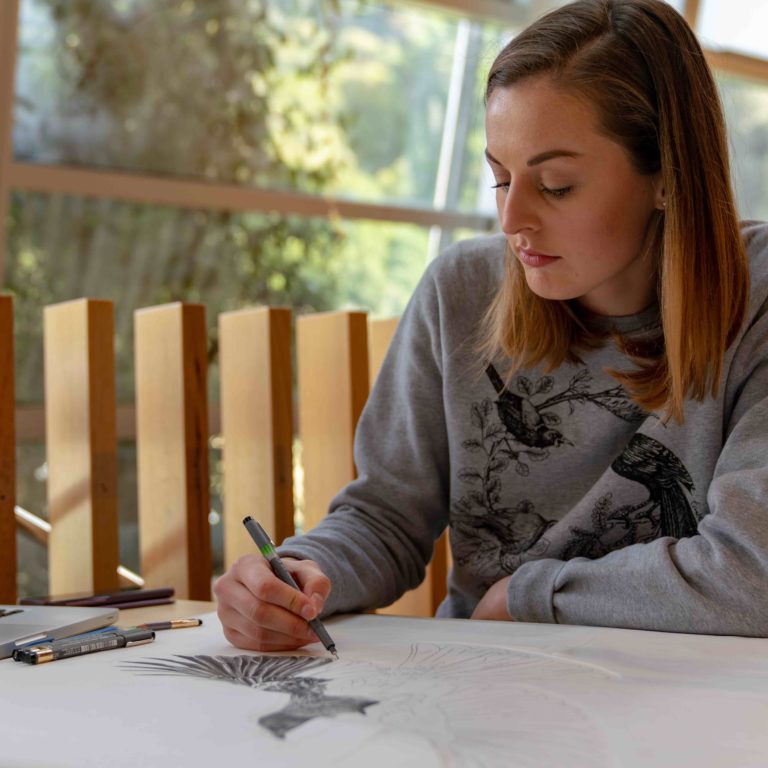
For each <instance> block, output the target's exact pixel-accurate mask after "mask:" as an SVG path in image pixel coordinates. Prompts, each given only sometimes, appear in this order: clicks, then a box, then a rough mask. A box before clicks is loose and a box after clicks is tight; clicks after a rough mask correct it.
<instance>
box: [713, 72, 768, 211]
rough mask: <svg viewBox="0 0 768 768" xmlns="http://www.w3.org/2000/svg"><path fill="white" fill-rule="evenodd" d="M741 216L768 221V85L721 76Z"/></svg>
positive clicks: (720, 82)
mask: <svg viewBox="0 0 768 768" xmlns="http://www.w3.org/2000/svg"><path fill="white" fill-rule="evenodd" d="M718 84H719V86H720V92H721V95H722V99H723V107H724V109H725V115H726V120H727V122H728V137H729V143H730V148H731V163H732V173H733V181H734V186H735V188H736V199H737V201H738V205H739V213H740V215H741V216H742V217H743V218H746V219H760V220H768V184H766V179H768V85H766V84H764V83H757V82H753V81H750V80H745V79H743V78H739V77H734V76H730V75H724V74H720V75H718Z"/></svg>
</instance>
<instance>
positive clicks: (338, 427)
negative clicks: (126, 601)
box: [0, 297, 448, 616]
mask: <svg viewBox="0 0 768 768" xmlns="http://www.w3.org/2000/svg"><path fill="white" fill-rule="evenodd" d="M291 321H292V317H291V312H290V310H288V309H281V308H257V309H246V310H240V311H237V312H227V313H223V314H222V315H220V316H219V318H218V330H219V353H220V357H219V361H220V377H221V386H220V392H221V404H220V407H221V426H222V437H223V444H224V455H223V463H224V501H225V503H224V520H223V523H224V565H225V567H228V566H229V565H230V564H232V563H233V562H234V561H235V560H236V559H237V558H238V557H240V556H242V555H243V554H246V553H252V552H253V551H254V549H253V542H252V541H251V540H250V538H249V537H248V535H247V533H246V532H245V529H244V528H243V526H242V519H243V517H245V516H246V515H253V516H255V517H258V519H259V521H260V522H261V523H262V524H263V525H264V526H265V528H266V529H267V531H268V532H269V533H270V535H271V536H272V537H273V538H274V539H275V540H276V541H281V540H282V539H284V538H285V537H286V536H289V535H291V534H293V533H294V530H295V528H294V512H295V510H294V490H293V489H294V462H293V457H294V444H295V443H294V421H295V418H294V417H295V415H296V413H295V409H294V403H295V402H296V398H294V396H293V389H292V381H293V375H292V345H291ZM396 325H397V321H396V320H388V321H369V320H368V317H367V315H366V313H364V312H329V313H317V314H312V315H305V316H302V317H299V318H297V321H296V360H297V374H298V375H297V380H298V386H297V389H298V407H297V411H298V422H299V430H298V432H299V444H300V445H301V462H300V463H301V466H302V468H303V510H302V512H303V519H302V528H303V530H305V531H307V530H310V529H311V528H312V527H313V526H314V525H316V524H317V523H318V522H319V521H320V520H321V519H322V517H323V516H324V515H325V514H326V510H327V508H328V503H329V501H330V500H331V498H332V497H333V496H334V495H335V494H336V492H337V491H338V490H339V488H341V487H342V486H343V485H344V484H346V483H347V482H349V481H350V480H352V479H353V478H354V477H355V467H354V460H353V452H352V449H353V441H354V431H355V427H356V425H357V420H358V418H359V416H360V413H361V411H362V408H363V406H364V404H365V401H366V399H367V397H368V393H369V390H370V385H371V382H372V381H373V380H374V379H375V378H376V375H377V373H378V369H379V366H380V365H381V361H382V359H383V357H384V354H385V352H386V349H387V347H388V345H389V342H390V340H391V337H392V334H393V333H394V330H395V328H396ZM113 329H114V324H113V308H112V305H111V303H110V302H105V301H96V300H91V299H82V300H78V301H71V302H65V303H62V304H58V305H53V306H50V307H46V308H45V311H44V343H45V385H46V443H47V456H48V474H49V484H48V498H49V508H50V522H51V533H50V536H49V562H50V585H49V591H50V592H51V593H57V594H60V593H67V592H79V591H108V590H114V589H115V588H117V586H118V584H119V583H120V581H119V577H118V565H119V564H118V514H117V441H116V427H115V421H116V419H115V413H116V405H115V363H114V348H113V333H114V330H113ZM12 333H13V323H12V308H11V304H10V299H7V298H5V297H0V354H1V355H2V358H0V461H5V463H0V590H3V592H2V595H0V601H3V599H4V598H5V600H4V601H5V602H13V600H12V599H7V598H13V597H14V595H15V591H16V589H15V570H16V567H15V564H16V555H15V549H14V541H15V537H14V535H12V532H13V530H14V529H15V523H14V495H13V489H14V487H15V466H14V464H13V455H14V447H15V439H14V432H13V414H14V397H13V365H12V361H13V346H12ZM4 361H5V363H6V364H5V365H2V363H3V362H4ZM135 371H136V448H137V460H138V486H139V487H138V501H139V541H140V555H141V575H142V578H143V580H144V584H145V586H147V587H153V586H169V585H170V586H173V587H174V588H175V589H176V594H177V596H178V597H180V598H188V599H196V600H208V599H210V597H211V590H210V587H211V573H212V558H211V538H210V525H209V514H210V490H209V485H210V473H209V465H208V443H209V422H208V396H207V383H206V382H207V337H206V320H205V309H204V307H203V306H201V305H195V304H182V303H176V304H168V305H162V306H157V307H148V308H145V309H140V310H137V311H136V313H135ZM9 414H10V415H9ZM447 553H448V550H447V544H446V541H445V538H443V539H441V540H440V542H438V545H437V547H436V550H435V557H434V559H433V562H432V564H431V565H430V568H429V573H428V577H427V579H426V580H425V582H424V584H423V585H422V586H421V587H420V588H419V589H417V590H414V591H413V592H412V593H409V594H408V595H406V596H405V597H404V598H403V599H402V600H401V601H398V603H395V604H394V605H393V606H391V607H390V608H388V609H385V612H388V613H401V614H404V615H423V616H427V615H433V614H434V611H435V609H436V607H437V605H438V604H439V602H440V601H441V600H442V598H443V597H444V595H445V578H446V570H447V563H448V554H447Z"/></svg>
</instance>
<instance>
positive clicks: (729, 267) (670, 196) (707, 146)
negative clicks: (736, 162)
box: [481, 0, 749, 422]
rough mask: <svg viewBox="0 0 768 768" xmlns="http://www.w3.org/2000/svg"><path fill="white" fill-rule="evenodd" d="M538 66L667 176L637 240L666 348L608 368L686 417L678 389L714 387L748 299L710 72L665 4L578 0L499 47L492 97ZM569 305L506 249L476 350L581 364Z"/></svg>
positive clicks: (648, 403)
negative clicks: (533, 286) (650, 275)
mask: <svg viewBox="0 0 768 768" xmlns="http://www.w3.org/2000/svg"><path fill="white" fill-rule="evenodd" d="M544 74H546V75H547V76H548V77H551V78H552V80H553V83H554V84H555V85H556V86H558V87H560V88H562V89H564V90H565V91H566V92H571V93H576V94H577V95H579V96H581V97H586V98H587V99H588V100H589V102H590V103H592V105H593V106H594V107H595V108H596V110H597V114H598V119H599V121H600V129H601V131H602V132H603V133H604V134H605V135H606V136H607V137H608V138H610V139H612V140H614V141H616V142H617V143H619V144H620V145H621V146H623V147H624V148H625V150H626V151H627V153H628V156H629V158H630V160H631V162H632V164H633V166H634V167H635V169H636V170H637V171H638V172H639V173H643V174H654V173H657V172H660V173H661V180H662V184H663V187H664V190H665V193H666V207H665V209H664V211H658V212H657V213H655V214H653V215H652V218H651V222H650V224H649V231H648V237H647V240H646V243H645V248H646V249H647V253H648V255H649V257H650V258H652V259H653V262H654V266H655V271H656V278H657V279H656V283H657V292H658V299H659V304H660V312H661V325H662V329H663V344H659V345H656V348H655V350H653V352H652V353H647V354H644V355H638V353H637V351H636V350H634V353H633V350H632V349H631V348H630V347H629V346H626V345H625V346H624V347H623V348H624V351H625V352H626V353H627V354H629V356H630V358H631V359H632V361H633V362H634V364H635V367H634V368H633V369H632V370H627V371H609V373H611V375H613V376H614V377H615V378H616V379H618V380H619V381H620V382H621V383H622V385H623V386H624V387H625V388H626V389H627V391H628V393H629V394H630V396H631V397H632V398H633V400H635V401H636V402H637V403H639V404H640V405H642V406H643V407H645V408H647V409H650V410H655V409H659V408H663V409H664V410H665V412H666V416H667V417H670V416H671V417H674V418H675V419H677V420H678V421H680V422H682V421H683V407H684V400H685V398H686V397H692V398H694V399H697V400H702V399H704V398H705V397H706V396H708V395H709V394H710V393H711V394H712V395H716V394H717V390H718V384H719V380H720V376H721V373H722V367H723V358H724V355H725V351H726V349H727V348H728V346H729V345H730V344H731V342H732V341H733V340H734V338H735V337H736V335H737V333H738V331H739V329H740V327H741V325H742V322H743V320H744V316H745V313H746V307H747V301H748V295H749V265H748V262H747V257H746V253H745V249H744V244H743V242H742V239H741V234H740V231H739V224H738V219H737V214H736V206H735V203H734V198H733V190H732V187H731V177H730V170H729V163H728V149H727V142H726V131H725V121H724V119H723V113H722V107H721V105H720V100H719V96H718V93H717V88H716V85H715V82H714V79H713V77H712V74H711V72H710V70H709V67H708V66H707V63H706V61H705V59H704V54H703V52H702V50H701V47H700V45H699V43H698V41H697V40H696V37H695V36H694V34H693V32H692V31H691V29H690V28H689V27H688V25H687V24H686V22H685V20H684V19H683V18H682V17H681V16H680V15H679V14H678V13H677V12H676V11H675V10H674V9H673V8H671V6H669V5H668V4H667V3H665V2H663V1H662V0H577V2H574V3H571V4H569V5H566V6H563V7H561V8H559V9H557V10H555V11H552V12H550V13H548V14H547V15H545V16H543V17H542V18H541V19H539V20H538V21H536V22H534V23H533V24H532V25H531V26H529V27H527V28H526V29H525V30H524V31H523V32H521V33H520V34H519V35H518V36H517V37H515V38H514V39H513V40H512V41H511V42H510V43H509V44H507V46H506V47H505V48H504V49H503V50H502V51H501V53H500V54H499V55H498V56H497V58H496V60H495V61H494V63H493V65H492V66H491V70H490V73H489V75H488V81H487V87H486V101H487V100H488V98H489V97H490V96H491V94H492V93H493V92H494V91H495V90H496V89H497V88H505V87H509V86H512V85H514V84H516V83H519V82H520V81H521V80H523V79H525V78H529V77H533V76H539V75H544ZM575 309H576V305H575V304H572V303H570V302H567V301H553V300H548V299H543V298H541V297H539V296H537V295H536V294H535V293H533V291H531V290H530V288H528V285H527V283H526V280H525V276H524V272H523V269H522V266H521V265H520V263H519V262H518V260H517V259H516V258H514V255H513V254H512V253H511V252H509V249H508V253H507V267H506V276H505V279H504V281H503V284H502V286H501V288H500V290H499V292H498V294H497V296H496V299H495V301H494V302H493V304H492V306H491V307H490V309H489V311H488V313H487V315H486V317H485V321H484V324H483V329H482V339H483V340H482V342H481V349H482V351H483V353H484V354H485V355H486V356H489V357H490V356H493V355H495V354H497V353H499V352H500V351H501V352H504V353H505V354H507V355H508V356H509V357H510V358H511V361H512V368H511V370H510V371H509V373H510V375H511V374H512V373H514V371H515V370H518V369H520V368H522V367H530V366H534V365H539V364H543V365H544V366H545V367H546V368H547V369H548V370H552V369H554V368H556V367H557V366H559V365H561V364H562V363H564V362H580V356H579V352H580V351H583V350H587V349H590V348H594V347H596V346H598V345H600V344H602V343H604V338H602V339H601V338H600V337H598V336H596V335H595V334H594V333H593V332H591V331H590V330H589V328H588V326H587V325H585V324H584V323H583V322H581V320H580V318H579V315H578V312H577V311H575Z"/></svg>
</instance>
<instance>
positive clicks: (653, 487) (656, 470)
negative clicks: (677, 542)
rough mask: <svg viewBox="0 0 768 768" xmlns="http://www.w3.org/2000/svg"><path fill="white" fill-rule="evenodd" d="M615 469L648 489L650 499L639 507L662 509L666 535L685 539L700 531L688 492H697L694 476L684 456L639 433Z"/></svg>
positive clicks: (648, 511) (648, 512)
mask: <svg viewBox="0 0 768 768" xmlns="http://www.w3.org/2000/svg"><path fill="white" fill-rule="evenodd" d="M611 469H613V471H614V472H616V474H618V475H621V476H622V477H626V478H627V479H628V480H634V481H635V482H637V483H641V484H642V485H644V486H645V487H646V488H647V489H648V499H646V500H645V501H644V502H643V503H642V504H639V505H637V507H636V508H635V509H637V510H640V509H642V508H644V512H645V515H647V516H650V515H651V514H652V513H653V512H654V511H658V514H659V531H660V533H661V535H662V536H672V537H674V538H676V539H682V538H684V537H686V536H693V535H694V534H695V533H696V530H697V528H698V521H697V519H696V514H695V512H694V509H693V507H692V505H691V503H690V501H689V500H688V497H687V496H686V494H685V491H686V490H687V491H688V492H689V493H693V490H694V485H693V480H692V479H691V476H690V474H688V470H687V469H686V468H685V466H684V465H683V463H682V462H681V461H680V459H679V458H678V457H677V456H675V454H674V453H672V451H670V450H669V449H668V448H667V447H666V446H664V445H663V444H662V443H660V442H659V441H658V440H654V439H653V438H652V437H649V436H648V435H644V434H641V433H636V434H635V435H633V436H632V439H631V440H630V441H629V445H627V447H626V448H625V449H624V451H623V452H622V453H621V455H620V456H619V457H618V458H616V459H615V460H614V461H613V463H612V464H611Z"/></svg>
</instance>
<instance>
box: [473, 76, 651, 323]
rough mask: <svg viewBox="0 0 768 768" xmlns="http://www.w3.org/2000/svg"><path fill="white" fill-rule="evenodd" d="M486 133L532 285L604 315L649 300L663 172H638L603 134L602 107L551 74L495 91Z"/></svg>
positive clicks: (506, 214)
mask: <svg viewBox="0 0 768 768" xmlns="http://www.w3.org/2000/svg"><path fill="white" fill-rule="evenodd" d="M486 139H487V149H486V155H487V159H488V163H489V164H490V166H491V169H492V171H493V175H494V178H495V179H496V187H495V188H496V206H497V208H498V212H499V221H500V222H501V227H502V230H503V231H504V233H505V234H506V236H507V240H508V242H509V244H510V245H511V246H512V248H513V251H514V253H515V254H516V256H517V258H518V259H519V260H520V262H521V263H522V265H523V268H524V269H525V276H526V280H527V281H528V285H529V287H530V289H531V290H532V291H533V292H534V293H536V294H538V295H539V296H541V297H543V298H545V299H578V300H579V301H580V302H581V303H582V304H583V305H584V306H585V307H586V308H587V309H589V310H591V311H593V312H596V313H598V314H602V315H629V314H634V313H636V312H639V311H640V310H642V309H644V308H645V307H647V306H648V305H649V304H650V303H651V302H652V301H653V299H654V284H653V280H654V277H653V271H654V270H653V264H652V262H651V261H650V259H649V258H648V257H647V256H645V257H644V256H643V244H644V240H645V235H646V231H647V229H648V225H649V222H650V219H651V216H652V214H653V212H654V210H655V209H656V208H660V207H661V205H662V192H661V183H660V180H659V174H655V175H653V176H644V175H642V174H640V173H638V172H637V171H636V170H635V169H634V167H633V166H632V163H631V162H630V159H629V156H628V154H627V152H626V151H625V150H624V148H623V147H622V146H621V145H619V144H617V143H616V142H614V141H612V140H611V139H609V138H607V137H606V136H604V135H603V134H601V133H599V131H598V120H597V114H596V112H595V110H594V108H593V107H592V106H591V105H590V104H588V103H586V102H585V101H583V100H579V99H577V98H575V97H573V96H570V95H568V94H567V93H566V92H564V91H562V90H558V89H557V88H556V87H555V86H554V85H553V84H552V83H551V81H550V80H549V78H547V77H538V78H531V79H528V80H524V81H523V82H521V83H519V84H517V85H514V86H512V87H509V88H497V89H496V90H495V91H493V93H492V94H491V96H490V98H489V100H488V109H487V112H486Z"/></svg>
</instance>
